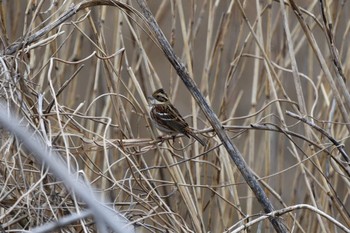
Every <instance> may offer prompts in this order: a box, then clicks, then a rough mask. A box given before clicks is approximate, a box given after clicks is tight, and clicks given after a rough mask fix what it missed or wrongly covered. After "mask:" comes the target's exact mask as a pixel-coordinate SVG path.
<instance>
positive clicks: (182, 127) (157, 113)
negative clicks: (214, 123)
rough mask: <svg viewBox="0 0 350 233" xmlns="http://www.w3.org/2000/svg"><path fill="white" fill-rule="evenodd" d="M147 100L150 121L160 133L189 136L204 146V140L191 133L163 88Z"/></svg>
mask: <svg viewBox="0 0 350 233" xmlns="http://www.w3.org/2000/svg"><path fill="white" fill-rule="evenodd" d="M149 99H150V106H151V110H150V116H151V119H152V121H153V123H154V124H155V125H156V127H157V128H158V129H159V130H160V131H162V132H164V133H168V134H172V135H176V134H178V133H182V134H184V135H186V136H187V137H190V135H191V136H192V137H193V138H195V139H196V140H197V141H198V142H199V143H200V144H202V145H203V146H206V143H205V142H204V140H203V139H201V138H200V137H198V136H197V135H196V134H195V133H194V132H193V130H192V129H191V128H190V127H189V125H188V124H187V122H186V121H185V120H184V119H183V117H182V116H181V114H180V113H179V111H178V110H177V109H176V108H175V107H174V105H173V104H172V103H171V102H170V100H169V97H168V95H167V94H166V93H165V91H164V90H163V88H161V89H158V90H156V91H155V92H154V93H153V94H152V97H149Z"/></svg>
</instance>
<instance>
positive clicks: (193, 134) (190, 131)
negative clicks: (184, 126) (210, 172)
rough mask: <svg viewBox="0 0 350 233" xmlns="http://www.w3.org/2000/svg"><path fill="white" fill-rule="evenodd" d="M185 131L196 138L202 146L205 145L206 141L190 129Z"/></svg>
mask: <svg viewBox="0 0 350 233" xmlns="http://www.w3.org/2000/svg"><path fill="white" fill-rule="evenodd" d="M186 133H187V134H189V135H191V136H192V137H193V138H194V139H196V140H197V141H198V142H199V143H200V144H202V146H204V147H205V146H207V143H206V142H205V141H204V140H203V139H202V138H200V137H198V136H197V135H196V134H195V133H194V132H193V131H192V130H188V131H187V132H186Z"/></svg>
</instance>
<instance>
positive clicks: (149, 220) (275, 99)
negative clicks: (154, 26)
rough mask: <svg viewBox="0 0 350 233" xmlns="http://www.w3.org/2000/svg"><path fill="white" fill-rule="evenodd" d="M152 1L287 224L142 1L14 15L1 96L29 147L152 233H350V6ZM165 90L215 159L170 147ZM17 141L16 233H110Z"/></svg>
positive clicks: (5, 183) (6, 179) (57, 6)
mask: <svg viewBox="0 0 350 233" xmlns="http://www.w3.org/2000/svg"><path fill="white" fill-rule="evenodd" d="M148 4H150V8H151V11H152V14H153V15H155V18H156V21H157V23H158V24H159V25H160V28H161V30H162V31H163V32H164V34H165V36H166V37H167V38H168V40H169V42H170V45H171V46H172V49H173V50H174V51H175V53H176V54H177V55H178V56H179V57H180V58H181V60H182V62H183V63H184V64H185V66H186V68H187V70H188V71H189V74H190V75H191V77H192V78H193V80H194V81H195V82H196V83H197V84H198V85H197V86H198V87H199V88H200V92H201V93H202V94H203V96H204V97H205V99H206V100H207V102H208V104H209V106H210V107H211V109H212V110H213V111H214V112H215V113H216V115H217V116H218V117H219V120H220V122H221V124H222V125H223V128H224V129H225V131H226V133H227V134H228V135H229V137H230V139H231V140H232V141H233V142H234V143H235V145H237V147H238V149H239V151H241V152H242V155H243V157H244V160H245V161H246V162H247V164H248V165H249V166H250V169H251V170H252V172H253V174H254V176H255V177H256V179H257V180H258V182H259V183H260V185H261V186H262V187H263V190H264V191H265V193H267V195H268V198H269V201H270V202H271V203H272V204H273V206H274V207H275V209H276V211H275V212H273V213H272V214H273V215H267V214H265V213H263V211H262V209H261V207H260V206H259V205H258V204H257V201H256V197H255V195H254V194H253V193H252V192H250V189H249V187H248V185H247V184H246V182H245V181H244V179H243V178H242V176H241V175H240V173H239V172H238V170H237V168H236V167H235V166H234V164H233V163H232V161H231V160H230V158H229V156H228V154H227V152H226V151H225V150H224V148H223V146H222V144H221V141H220V140H219V138H218V137H217V135H216V134H215V133H214V131H213V129H212V128H211V127H210V124H209V122H208V121H207V120H206V117H205V116H204V115H203V113H202V112H201V111H200V108H199V106H198V105H197V103H196V101H195V99H194V98H191V95H190V93H189V92H188V91H187V90H186V88H184V86H183V85H182V83H181V81H180V79H179V78H178V77H177V74H176V72H175V71H174V69H173V68H172V67H171V65H170V64H169V63H168V61H167V60H166V58H165V57H164V55H163V53H162V51H161V49H160V45H159V44H158V42H157V40H156V38H154V37H153V34H152V33H151V32H150V30H149V28H148V26H147V23H146V20H145V18H144V17H143V16H142V14H141V12H139V11H140V9H139V7H138V5H137V4H136V1H114V0H89V1H77V0H66V1H44V0H40V1H33V0H31V1H26V5H23V1H19V0H13V1H1V2H0V37H1V40H0V53H1V56H0V74H1V79H0V80H1V81H0V93H1V96H2V100H3V101H4V102H5V103H6V105H7V109H12V110H13V113H14V114H15V115H16V116H17V118H20V119H21V118H22V119H23V120H22V122H21V126H24V124H25V122H28V123H27V128H28V129H30V128H32V129H34V130H35V133H33V134H32V136H30V137H27V139H33V138H34V135H38V136H40V137H41V139H40V140H41V143H43V144H45V145H46V146H49V147H50V148H51V149H52V150H53V152H54V153H55V154H56V157H59V158H60V159H63V160H64V161H65V163H66V164H67V166H66V168H67V169H69V170H70V171H71V172H74V173H73V175H70V179H71V180H72V181H75V180H76V179H77V178H78V177H79V179H80V180H83V181H84V182H87V183H89V184H90V185H92V187H94V189H93V191H94V192H95V193H96V194H97V195H98V196H100V197H101V198H102V200H103V202H105V204H108V206H109V207H110V208H112V209H113V211H118V212H120V213H121V214H122V215H123V216H124V217H125V218H126V219H128V221H129V224H132V226H133V227H134V229H135V231H137V232H167V231H168V232H209V231H211V232H246V231H252V232H255V231H261V232H273V231H274V228H273V227H272V225H271V224H270V223H269V221H267V219H268V218H269V217H271V216H273V217H280V218H281V219H282V220H283V223H284V224H285V225H286V226H287V227H288V229H289V230H290V231H293V232H336V231H338V232H349V230H348V229H349V227H350V213H349V206H350V200H349V196H350V191H349V190H350V188H349V187H350V182H349V177H350V169H349V163H348V154H349V153H348V150H349V143H348V135H349V129H350V128H349V127H350V125H349V124H348V123H349V115H348V112H349V111H350V104H349V102H350V100H349V96H350V95H349V92H348V84H347V81H346V78H347V76H348V74H349V65H348V64H350V63H349V57H350V56H349V54H350V46H349V36H350V35H349V31H350V30H349V29H350V23H349V22H350V20H349V15H350V14H349V9H350V8H349V2H346V1H316V0H315V1H304V2H302V1H292V0H291V1H288V2H287V1H277V0H276V1H272V0H266V1H244V0H240V1H210V0H205V1H181V0H174V1H161V2H160V4H159V3H153V1H148ZM14 16H15V17H14ZM159 87H164V88H165V90H167V91H168V93H169V95H170V97H171V99H172V101H173V102H174V104H175V105H176V106H177V107H178V109H179V111H180V112H181V113H182V114H183V115H184V116H185V117H186V120H187V121H188V122H189V123H190V125H191V126H193V127H194V128H195V129H197V130H198V133H200V134H202V136H203V137H206V139H207V140H208V142H209V146H208V147H207V148H203V147H201V146H200V145H199V144H198V143H196V142H194V141H193V140H192V139H190V140H187V138H184V137H183V135H177V137H176V138H175V140H174V141H173V138H172V136H170V135H161V137H159V135H160V134H158V133H157V131H156V130H155V129H154V127H153V125H152V124H151V122H150V121H149V119H148V113H147V111H148V103H147V96H149V95H150V93H151V92H152V91H154V90H155V89H157V88H159ZM190 99H191V100H190ZM4 113H5V114H6V111H2V112H1V114H2V115H3V114H4ZM13 119H15V118H13ZM5 128H8V125H7V124H5V126H4V127H2V128H1V138H0V159H1V160H0V161H1V166H0V177H1V179H0V180H1V182H0V187H1V188H0V203H1V205H0V219H1V220H0V230H1V231H2V232H14V231H16V232H18V231H29V230H33V231H34V232H45V231H46V232H59V231H66V232H81V231H85V232H88V231H91V232H96V231H99V232H106V228H105V227H106V224H105V223H103V221H102V222H101V221H100V220H99V218H98V217H97V218H95V217H93V215H92V214H94V213H91V212H90V210H89V209H88V206H87V202H85V201H84V200H83V199H81V198H78V197H77V195H75V194H73V193H72V192H71V189H70V188H67V186H66V185H65V184H64V183H63V181H62V180H61V179H59V178H57V177H56V175H55V174H56V173H53V172H52V170H48V169H47V166H44V165H42V164H41V163H40V162H39V160H37V159H36V157H34V156H35V154H36V153H34V151H31V150H28V149H26V148H25V147H24V143H23V142H24V141H22V140H20V137H15V136H13V135H12V134H11V132H9V131H7V130H5ZM52 166H53V167H55V165H52ZM66 175H68V173H67V174H66ZM79 213H80V214H79ZM39 226H40V227H39ZM248 229H249V230H248Z"/></svg>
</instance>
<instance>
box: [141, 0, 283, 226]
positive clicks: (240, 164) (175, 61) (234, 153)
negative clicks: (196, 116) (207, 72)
mask: <svg viewBox="0 0 350 233" xmlns="http://www.w3.org/2000/svg"><path fill="white" fill-rule="evenodd" d="M137 2H138V4H139V6H140V8H141V10H142V13H143V16H144V17H145V18H146V20H147V23H148V26H149V27H150V28H151V30H153V33H154V34H155V36H156V38H157V40H158V42H159V44H160V47H161V48H162V50H163V52H164V54H165V56H166V57H167V58H168V60H169V61H170V63H171V64H172V65H173V67H174V68H175V70H176V72H177V74H178V75H179V77H180V78H181V80H182V81H183V82H184V84H185V85H186V87H187V88H188V90H189V91H190V93H191V94H192V96H193V97H194V98H195V99H196V101H197V103H198V104H199V106H200V108H201V109H202V111H203V112H204V114H205V115H206V117H207V119H208V120H209V122H210V124H211V125H212V127H213V129H214V130H215V132H216V133H217V135H218V137H219V138H220V140H221V142H222V143H223V145H224V146H225V148H226V150H227V152H228V154H229V155H230V156H231V159H232V160H233V162H234V163H235V164H236V166H237V168H238V169H239V171H240V172H241V174H242V176H243V177H244V179H245V181H246V182H247V183H248V185H249V187H250V188H251V189H252V191H253V192H254V194H255V196H256V198H257V200H258V201H259V203H260V205H261V206H262V207H263V209H264V212H265V213H270V212H273V211H274V208H273V206H272V204H271V202H270V201H269V199H268V198H267V196H266V194H265V192H264V190H263V189H262V187H261V186H260V184H259V182H258V181H257V179H256V178H255V177H254V175H253V174H252V172H251V171H250V168H249V167H248V165H247V164H246V162H245V161H244V159H243V157H242V155H241V154H240V152H239V151H238V149H237V148H236V146H235V145H234V144H233V143H232V142H231V141H230V138H229V137H228V136H227V134H226V132H225V130H224V128H223V126H222V124H221V123H220V121H219V119H218V117H217V116H216V114H215V113H214V112H213V110H212V109H211V108H210V107H209V105H208V103H207V102H206V100H205V98H204V97H203V95H202V94H201V92H200V91H199V89H198V87H197V85H196V84H195V82H194V81H193V80H192V79H191V77H190V75H189V74H188V72H187V70H186V68H185V65H184V64H183V63H182V62H181V61H180V59H179V58H178V57H177V56H176V54H175V52H174V51H173V49H172V48H171V46H170V44H169V42H168V40H167V39H166V38H165V36H164V34H163V32H162V30H161V29H160V28H159V26H158V24H157V22H156V21H155V19H154V17H153V15H152V13H151V11H150V10H149V8H148V6H147V4H146V2H145V1H144V0H137ZM269 220H270V222H271V223H272V225H273V227H274V228H275V230H276V231H277V232H288V230H287V228H286V226H285V225H284V224H283V223H282V221H281V219H279V218H278V217H276V216H270V217H269Z"/></svg>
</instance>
